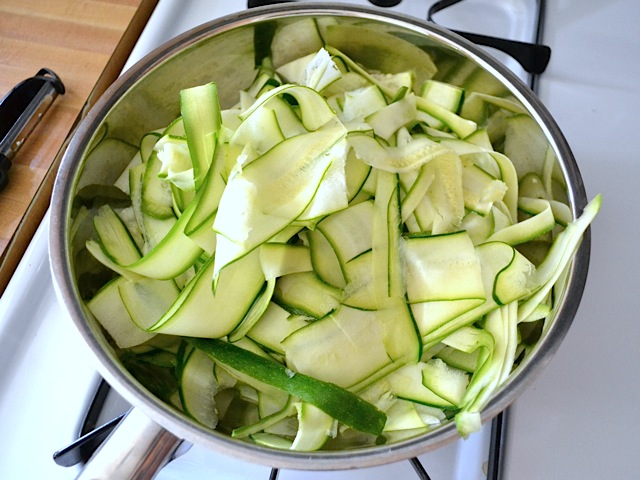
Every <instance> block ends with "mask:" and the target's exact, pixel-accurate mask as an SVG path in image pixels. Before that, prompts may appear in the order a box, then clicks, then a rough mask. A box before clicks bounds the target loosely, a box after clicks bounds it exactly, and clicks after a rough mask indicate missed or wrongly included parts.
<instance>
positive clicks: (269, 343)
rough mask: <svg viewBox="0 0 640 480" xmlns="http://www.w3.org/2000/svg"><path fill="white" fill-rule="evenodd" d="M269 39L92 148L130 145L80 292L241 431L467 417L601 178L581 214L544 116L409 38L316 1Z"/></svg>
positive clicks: (541, 311)
mask: <svg viewBox="0 0 640 480" xmlns="http://www.w3.org/2000/svg"><path fill="white" fill-rule="evenodd" d="M356 33H359V34H363V35H365V36H371V35H376V36H381V38H382V37H384V38H387V37H389V38H388V40H389V42H390V43H388V44H386V45H383V46H381V47H380V48H379V49H378V50H380V51H386V50H388V49H389V48H394V49H396V50H397V51H396V52H395V53H396V54H397V58H396V59H395V60H390V57H389V56H388V55H384V56H382V57H381V56H379V55H376V53H375V52H362V51H361V49H360V48H359V43H358V42H354V43H353V44H351V40H352V38H355V37H353V35H355V34H356ZM292 36H293V38H294V39H295V38H300V39H301V41H300V42H299V43H292ZM332 42H333V43H332ZM381 45H382V44H381ZM271 47H272V52H271V53H272V57H270V58H266V59H265V60H264V61H263V62H262V63H261V64H260V65H259V66H258V69H257V73H256V77H255V79H254V81H253V83H252V84H251V85H249V86H248V87H247V89H246V90H243V91H242V92H240V96H239V101H238V103H237V104H236V105H233V106H230V107H229V108H225V109H223V108H221V106H220V105H219V104H218V96H217V85H216V84H215V83H208V84H205V85H202V86H197V87H193V88H190V89H186V90H184V91H183V92H182V94H181V110H180V114H181V115H180V117H178V118H176V120H175V121H174V122H172V123H171V124H170V125H168V126H166V128H164V129H161V130H154V131H153V132H149V133H148V134H146V135H145V136H144V137H143V138H142V140H141V142H140V145H139V148H136V147H134V146H131V145H129V144H128V143H124V142H120V141H117V140H114V139H110V138H104V139H103V140H102V141H101V143H99V144H98V146H97V147H95V148H94V150H93V151H92V153H91V155H92V156H94V157H95V158H98V159H100V158H103V157H105V155H107V152H108V151H109V149H111V148H112V149H114V151H115V152H116V154H117V156H119V157H124V156H125V155H126V156H127V158H126V159H127V162H122V164H126V165H127V167H126V169H125V171H122V172H114V173H113V174H112V175H110V176H109V181H110V182H111V184H110V186H114V187H115V188H116V189H117V190H118V191H119V192H120V193H119V195H122V194H125V195H126V196H127V197H128V201H129V204H127V205H125V206H124V207H123V206H120V205H115V204H114V205H104V206H97V207H95V208H94V207H91V208H92V210H89V209H87V208H85V209H84V210H82V211H83V212H84V213H83V215H82V217H81V216H78V218H77V223H76V224H75V225H74V229H75V230H74V231H75V232H76V233H77V232H83V233H82V237H83V246H81V247H80V248H81V249H82V248H85V249H86V251H87V253H88V254H90V255H91V256H92V258H93V261H94V264H95V262H99V263H101V264H102V265H104V266H105V267H106V269H107V270H108V271H109V272H110V273H109V274H108V275H105V278H107V277H108V278H107V280H104V281H103V283H102V284H101V285H100V286H101V287H102V288H100V289H96V291H97V293H95V294H94V295H91V296H88V298H87V306H88V308H89V310H90V311H91V312H92V314H93V315H94V317H95V318H96V320H97V321H98V322H99V323H101V324H102V325H103V327H104V329H105V331H106V334H107V336H108V337H109V338H110V340H112V341H113V342H114V344H115V345H116V346H117V347H118V349H119V353H120V354H122V355H123V358H124V359H126V362H127V365H128V366H130V367H131V368H132V371H135V372H136V375H137V376H138V377H139V380H140V381H141V382H142V383H143V384H144V383H145V381H146V382H148V385H149V388H150V389H152V390H153V391H154V392H160V393H159V394H161V396H162V398H166V399H167V401H169V402H171V403H172V404H173V405H174V406H176V408H178V409H181V410H182V411H183V412H184V413H185V414H186V415H188V416H190V417H191V418H193V419H195V420H196V421H199V422H200V423H202V424H203V425H206V426H207V427H209V428H218V429H221V430H223V431H227V432H229V433H230V434H231V435H232V436H235V437H238V438H242V439H244V440H245V441H251V442H255V443H257V444H259V445H266V446H269V447H271V448H283V449H292V450H301V451H312V450H317V449H322V448H340V446H342V445H348V444H349V443H348V442H349V440H348V438H349V436H350V435H352V436H354V438H359V439H361V441H362V442H363V443H362V445H368V444H375V443H376V442H379V441H385V439H386V441H395V440H400V439H403V438H408V437H410V436H412V435H416V434H419V433H421V432H424V431H427V430H428V429H430V428H434V427H436V426H438V425H441V424H443V423H445V422H447V421H449V419H452V418H453V419H454V421H455V422H456V424H457V427H458V430H459V431H460V433H461V434H462V435H463V436H466V435H468V434H470V433H472V432H473V431H474V430H476V429H477V428H478V427H479V423H480V413H481V412H482V409H483V407H484V406H486V404H487V402H488V401H489V400H490V399H491V397H492V395H493V394H494V393H495V391H496V390H497V389H499V388H500V386H501V385H503V384H504V382H505V381H507V380H508V378H509V375H510V373H511V372H512V371H513V369H514V367H515V366H517V364H518V362H519V361H520V357H521V356H522V355H523V354H524V355H526V353H527V352H528V351H529V350H530V345H525V344H524V340H523V338H522V336H523V334H524V333H526V332H527V331H529V330H528V329H530V328H531V327H532V326H533V325H536V322H542V323H544V322H546V320H545V318H546V316H547V315H548V314H549V312H551V311H552V308H553V302H554V301H555V298H554V296H553V289H554V285H555V284H556V282H557V281H558V280H559V279H563V278H565V277H564V276H563V275H564V272H566V269H567V266H568V265H569V264H570V262H571V260H572V258H573V254H574V253H575V251H576V249H577V248H578V245H579V243H580V240H581V238H582V235H583V234H584V232H585V230H586V229H587V228H588V227H589V225H590V224H591V223H592V221H593V219H594V217H595V215H596V214H597V212H598V210H599V208H600V203H601V198H600V197H599V196H598V197H596V198H595V199H594V200H593V201H592V202H591V203H590V204H589V205H588V206H587V208H586V209H585V212H584V213H583V215H582V216H581V217H579V218H577V219H574V218H573V215H572V213H571V209H570V208H569V205H568V204H567V203H566V199H565V198H564V197H563V196H562V195H557V192H558V191H559V190H560V189H561V188H562V187H563V180H562V178H560V177H559V175H558V169H557V168H555V167H554V165H555V155H554V152H553V151H552V150H551V149H550V148H549V146H548V143H547V142H546V139H545V137H544V135H543V134H542V131H541V130H540V129H539V127H537V126H536V124H535V121H534V120H533V119H532V118H531V117H529V116H528V115H526V113H525V112H524V111H523V109H522V108H521V107H520V106H519V105H518V104H517V103H515V102H514V101H513V100H511V99H509V98H502V97H497V96H493V95H491V94H490V93H486V92H484V93H481V92H476V91H474V89H473V88H474V87H473V85H474V82H476V81H479V80H478V79H475V78H474V77H473V76H471V75H470V72H466V71H462V70H459V71H454V70H452V71H450V72H447V71H446V65H444V64H443V66H442V68H444V70H443V71H442V72H441V73H440V74H439V80H438V81H436V80H435V79H433V78H432V77H433V76H434V74H435V73H436V70H435V66H434V65H433V63H432V60H431V58H430V56H429V55H428V54H426V53H425V51H424V50H421V49H417V47H415V46H413V45H411V44H408V43H407V42H405V41H404V40H402V39H399V38H396V37H390V36H389V35H388V34H385V33H382V32H371V31H362V29H361V28H360V27H357V26H341V25H332V24H325V23H322V22H320V23H318V22H317V21H316V20H313V19H309V18H306V19H303V20H302V21H300V22H294V23H292V24H291V25H289V26H286V27H284V28H282V29H281V30H279V31H277V32H275V36H274V40H273V44H272V46H271ZM356 57H357V58H359V59H360V60H363V59H364V60H366V61H364V60H363V61H362V62H360V63H357V62H355V61H354V60H353V58H356ZM409 58H419V59H422V60H421V61H420V62H418V63H419V64H418V65H414V63H412V62H408V61H407V59H409ZM444 63H446V62H444ZM414 66H415V67H416V68H413V67H414ZM378 70H379V71H378ZM447 78H449V79H450V80H452V81H454V80H455V79H458V80H463V79H466V80H465V81H466V82H467V84H464V81H460V82H457V83H456V84H452V83H446V79H447ZM525 146H527V148H525ZM90 180H91V181H92V182H93V179H90ZM81 186H82V187H87V188H88V185H81ZM85 190H86V189H85ZM85 230H86V231H85ZM87 232H89V233H87ZM523 325H527V326H523ZM543 328H544V329H546V328H548V326H547V325H546V324H545V325H544V327H543ZM160 344H161V345H162V348H158V345H160ZM521 352H524V353H521ZM356 431H358V432H356ZM380 436H382V437H384V438H380ZM376 439H377V440H376Z"/></svg>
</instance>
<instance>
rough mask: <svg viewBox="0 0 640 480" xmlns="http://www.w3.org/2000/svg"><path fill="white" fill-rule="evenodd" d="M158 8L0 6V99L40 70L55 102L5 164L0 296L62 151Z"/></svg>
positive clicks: (16, 1) (1, 2) (135, 1)
mask: <svg viewBox="0 0 640 480" xmlns="http://www.w3.org/2000/svg"><path fill="white" fill-rule="evenodd" d="M156 4H157V0H53V1H51V0H49V1H42V0H0V98H2V97H4V96H5V95H6V94H7V93H8V92H9V91H10V90H11V89H12V88H13V86H14V85H16V84H17V83H18V82H20V81H22V80H24V79H26V78H29V77H31V76H33V75H35V74H36V72H37V71H38V70H39V69H40V68H43V67H46V68H50V69H51V70H53V71H54V72H55V73H56V74H57V75H58V76H59V77H60V78H61V79H62V81H63V83H64V85H65V88H66V93H65V94H64V95H59V96H58V97H57V99H56V100H55V102H54V103H53V105H52V106H51V108H49V110H48V111H47V112H46V114H45V115H44V117H43V118H42V120H41V121H40V123H39V124H38V126H37V127H36V128H35V129H34V130H33V132H32V133H31V135H30V137H29V138H28V139H27V141H26V142H25V143H24V145H23V146H22V148H21V149H20V150H19V151H18V153H17V155H16V156H15V157H14V159H13V161H12V164H13V165H12V167H11V169H10V170H9V184H8V185H7V187H6V188H5V189H4V190H3V191H2V192H0V295H1V294H2V292H3V291H4V289H5V288H6V285H7V284H8V282H9V280H10V278H11V275H12V273H13V272H14V270H15V268H16V266H17V265H18V263H19V261H20V259H21V257H22V255H23V254H24V251H25V250H26V248H27V246H28V244H29V242H30V241H31V238H32V236H33V234H34V233H35V231H36V229H37V227H38V225H39V224H40V222H41V220H42V218H43V216H44V214H45V213H46V210H47V208H48V204H49V201H50V196H51V189H52V186H53V181H54V179H55V173H56V170H57V165H58V163H59V160H60V158H61V157H62V154H63V152H64V146H65V144H66V142H67V141H68V139H69V137H70V135H71V133H72V132H73V129H74V126H75V125H77V123H78V121H79V120H80V119H81V118H82V115H83V113H84V112H86V111H87V110H88V109H89V107H90V106H91V105H92V104H93V103H94V102H95V100H96V99H97V98H98V97H99V96H100V94H102V93H103V92H104V90H105V89H106V88H107V87H108V86H109V85H110V84H111V83H112V82H113V80H115V78H117V76H118V75H119V74H120V71H121V69H122V66H123V65H124V63H125V62H126V60H127V58H128V56H129V54H130V53H131V49H132V48H133V46H134V45H135V42H136V40H137V38H138V37H139V35H140V33H141V32H142V29H143V28H144V25H145V24H146V22H147V21H148V19H149V16H150V15H151V13H152V12H153V9H154V7H155V5H156Z"/></svg>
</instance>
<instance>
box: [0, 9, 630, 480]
mask: <svg viewBox="0 0 640 480" xmlns="http://www.w3.org/2000/svg"><path fill="white" fill-rule="evenodd" d="M351 3H356V4H361V5H369V2H368V1H366V0H364V1H354V2H351ZM432 3H434V2H432V1H428V2H419V1H417V0H416V1H413V2H412V1H408V0H405V1H403V2H402V3H401V4H400V5H399V6H398V7H395V8H394V10H397V11H400V12H403V13H408V14H413V15H416V16H420V17H421V18H424V17H425V15H426V10H427V7H428V5H430V4H432ZM531 3H532V2H531V1H528V2H527V1H525V0H520V1H518V0H510V1H502V0H467V1H465V2H463V4H461V5H460V6H458V7H453V8H461V7H463V5H465V4H468V5H471V6H472V8H473V10H472V9H470V10H468V11H467V13H465V14H460V13H461V12H462V10H458V13H457V14H456V15H454V14H453V13H448V12H442V13H441V14H439V15H438V16H437V18H436V19H437V21H438V22H439V23H441V24H443V25H445V26H448V27H451V28H461V29H464V28H466V29H468V30H472V31H476V32H479V33H488V34H492V35H496V36H500V35H502V36H506V37H508V38H514V39H520V40H528V38H521V36H522V35H526V34H527V32H528V31H529V32H530V29H531V28H532V27H531V25H530V24H528V22H529V21H530V20H529V18H530V17H527V16H526V15H524V16H523V15H522V14H521V13H522V11H523V10H526V9H527V8H529V6H530V5H531ZM533 3H535V2H533ZM548 3H549V4H548V5H547V14H546V23H545V36H544V43H546V44H548V45H550V46H551V48H552V51H553V53H552V58H551V63H550V65H549V67H548V69H547V71H546V72H545V73H544V74H543V76H542V77H541V80H540V82H539V94H540V96H541V98H542V100H543V102H544V103H545V104H546V105H547V107H548V108H549V110H550V111H551V113H552V114H553V115H554V117H555V119H556V120H557V122H558V123H559V125H560V127H561V128H562V129H563V131H564V133H565V135H566V136H567V139H568V141H569V144H570V145H571V146H572V148H573V150H574V154H575V155H576V158H577V159H578V163H579V165H580V167H581V171H582V174H583V178H584V181H585V184H586V187H587V192H588V194H589V196H590V197H592V196H593V195H595V194H596V193H598V192H602V193H603V196H604V206H603V208H602V211H601V213H600V216H599V217H598V219H597V220H596V222H595V225H594V228H593V231H592V260H591V268H590V275H589V281H588V284H587V289H586V291H585V295H584V297H583V300H582V304H581V308H580V310H579V312H578V315H577V317H576V319H575V321H574V324H573V326H572V327H571V330H570V332H569V334H568V336H567V338H566V340H565V341H564V342H563V344H562V346H561V347H560V349H559V351H558V353H557V354H556V355H555V356H554V358H553V359H552V361H551V363H550V364H549V366H548V367H547V368H546V369H545V371H544V372H543V374H542V375H541V376H540V377H539V378H538V380H537V381H536V382H535V383H534V384H533V385H532V386H531V387H530V388H529V389H528V390H527V391H526V392H525V393H524V394H523V395H522V396H521V397H520V398H519V399H518V400H517V401H516V402H515V404H514V405H513V406H512V407H511V408H510V409H509V416H508V420H509V423H508V440H507V441H508V448H507V458H506V472H505V474H506V475H505V478H507V479H518V480H528V479H532V480H534V479H547V480H548V479H551V480H554V479H566V478H582V479H586V480H590V479H594V480H595V479H600V478H616V479H631V478H637V472H638V471H640V456H638V455H637V453H636V450H637V445H638V444H640V433H638V431H637V425H638V417H639V415H638V413H637V405H638V404H639V403H640V386H639V385H638V382H637V381H636V376H637V374H638V373H639V372H640V367H638V365H640V349H638V348H636V342H637V340H636V339H637V338H639V337H640V322H638V321H637V320H636V318H635V315H634V314H636V313H637V312H638V311H640V300H639V299H640V296H639V295H638V293H637V291H636V290H637V288H636V282H635V280H636V279H637V278H638V274H637V272H638V267H640V254H639V253H638V249H637V248H636V245H635V240H636V239H638V238H640V231H639V230H640V227H638V222H637V221H636V219H635V218H634V217H633V212H634V208H633V207H632V205H637V204H638V201H640V198H639V196H640V193H639V191H640V190H639V189H637V188H636V185H635V182H636V179H638V178H640V162H639V161H638V159H637V158H636V157H637V156H638V155H637V153H636V152H637V149H634V148H632V146H633V145H632V142H633V140H632V139H634V138H635V130H634V128H635V127H636V125H637V124H638V122H637V121H636V115H637V112H638V111H640V94H639V93H638V87H637V85H636V83H637V78H639V76H640V62H638V60H637V59H638V58H640V36H638V35H637V30H636V26H637V24H638V22H639V21H640V3H639V2H636V1H635V0H617V1H612V2H601V1H596V0H588V1H585V0H558V1H555V2H548ZM498 4H499V7H496V5H498ZM245 5H246V2H244V1H235V2H223V1H221V0H219V1H208V0H190V1H189V2H182V1H179V0H161V1H160V3H159V5H158V7H157V9H156V11H155V12H154V14H153V16H152V19H151V21H150V24H149V26H148V27H147V29H146V30H145V31H144V33H143V35H142V37H141V39H140V41H139V42H138V44H137V46H136V48H135V49H134V51H133V53H132V56H131V59H130V62H129V63H128V64H127V66H130V65H131V64H132V63H133V62H134V61H135V60H137V59H139V58H141V57H142V56H143V55H144V54H146V53H147V52H148V51H150V50H151V49H153V48H155V47H156V46H157V45H159V44H160V43H163V42H164V41H166V40H168V39H170V38H172V37H174V36H175V35H177V34H179V33H181V32H182V31H185V30H187V29H189V28H191V27H193V26H196V25H198V24H200V23H203V22H205V21H207V20H209V19H212V18H215V17H217V16H220V15H224V14H227V13H233V12H234V11H236V10H239V9H242V8H244V6H245ZM488 6H489V7H491V8H497V9H496V10H492V12H493V11H495V12H496V13H495V14H492V15H491V19H492V20H491V21H490V22H489V23H483V24H482V26H478V27H477V28H475V29H471V28H469V27H467V25H469V24H470V25H472V26H474V18H475V17H474V15H475V12H476V11H481V10H483V9H485V8H488ZM451 12H453V10H452V11H451ZM469 12H470V13H469ZM500 12H502V13H500ZM503 15H504V16H503ZM456 22H461V23H456ZM465 22H466V23H465ZM469 22H471V23H469ZM523 32H524V33H523ZM504 60H505V62H509V61H510V60H509V59H504ZM510 66H513V68H514V70H515V71H516V73H518V74H520V73H521V72H519V71H518V68H519V67H518V66H517V65H513V62H512V64H511V65H510ZM625 205H629V206H627V207H626V208H625ZM623 212H624V213H623ZM47 230H48V221H47V219H46V218H45V221H44V222H43V223H42V225H41V226H40V228H39V230H38V232H37V233H36V235H35V237H34V239H33V241H32V243H31V245H30V247H29V249H28V250H27V252H26V254H25V256H24V258H23V260H22V262H21V264H20V265H19V267H18V270H17V271H16V274H15V275H14V278H13V279H12V281H11V283H10V284H9V286H8V288H7V290H6V291H5V293H4V295H3V296H2V297H1V298H0V365H2V367H3V368H2V369H1V370H0V425H1V427H0V439H1V440H2V448H0V479H9V480H13V479H35V478H46V479H51V480H57V479H60V480H66V479H71V478H74V477H75V476H76V475H77V473H78V469H77V468H76V467H73V468H63V467H59V466H57V465H56V464H55V463H54V462H53V460H52V454H53V452H55V451H56V450H58V449H60V448H62V447H64V446H66V445H67V444H68V443H70V442H71V441H72V440H73V439H75V438H76V435H77V431H78V429H79V422H80V418H79V415H80V413H79V412H82V411H83V410H84V408H86V402H87V401H88V399H87V395H88V391H90V390H92V388H91V386H92V385H94V384H95V382H96V381H97V379H98V378H99V377H98V376H97V374H96V373H95V363H94V360H93V358H92V356H91V354H90V352H89V351H88V349H87V347H85V346H84V344H83V342H82V340H81V338H80V336H79V334H78V333H77V332H76V330H75V327H74V326H73V324H72V322H71V321H70V320H69V319H68V318H67V317H66V315H65V313H64V312H63V310H62V309H61V307H60V305H59V304H58V302H57V300H56V298H55V294H54V291H53V287H52V280H51V274H50V272H49V263H48V254H47V243H48V235H47ZM488 436H489V435H488V428H486V427H485V428H484V429H483V431H482V432H481V433H479V434H476V435H473V436H471V438H470V439H469V440H467V441H458V442H455V443H453V444H450V445H448V446H446V447H443V448H441V449H439V450H437V451H435V452H431V453H428V454H426V455H423V456H421V457H420V459H421V460H422V462H423V464H424V466H425V468H426V469H427V471H428V472H429V475H430V476H431V478H432V479H433V480H475V479H483V478H485V474H484V472H483V462H485V461H486V459H487V449H488ZM205 477H206V478H212V479H213V478H224V479H249V478H251V479H261V478H264V479H267V478H268V477H269V469H268V468H266V467H262V466H256V465H252V464H248V463H245V462H239V461H237V460H233V459H230V458H228V457H224V456H221V455H218V454H216V453H214V452H211V451H209V450H205V449H203V448H198V447H197V446H195V447H193V448H191V450H189V452H187V453H186V454H185V455H183V456H181V457H179V458H178V459H176V460H174V461H173V462H172V463H170V464H169V465H168V466H167V467H165V468H164V469H163V470H162V472H161V473H160V474H159V475H158V479H160V480H169V479H176V480H184V479H187V478H205ZM278 478H279V479H281V480H292V479H302V478H304V479H311V480H313V479H317V480H336V479H353V480H355V479H365V478H381V479H383V478H395V479H398V480H403V479H414V478H416V475H415V473H414V472H413V470H412V468H411V466H410V464H409V463H408V462H401V463H399V464H393V465H389V466H384V467H376V468H370V469H363V470H354V471H349V472H296V471H281V472H280V475H279V477H278Z"/></svg>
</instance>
